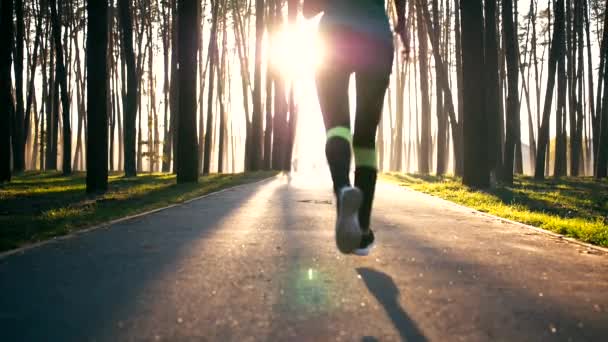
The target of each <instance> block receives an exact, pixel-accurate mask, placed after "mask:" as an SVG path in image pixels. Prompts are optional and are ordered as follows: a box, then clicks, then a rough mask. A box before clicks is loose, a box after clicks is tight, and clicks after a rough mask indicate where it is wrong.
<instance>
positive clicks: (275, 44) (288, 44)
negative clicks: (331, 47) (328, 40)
mask: <svg viewBox="0 0 608 342" xmlns="http://www.w3.org/2000/svg"><path fill="white" fill-rule="evenodd" d="M271 40H272V42H271V48H270V56H269V61H270V63H271V65H272V67H273V68H274V69H275V70H277V71H279V72H280V73H281V74H282V75H284V76H287V77H290V78H301V77H304V76H306V75H309V74H311V73H313V70H314V69H315V68H316V67H317V66H318V65H319V64H320V63H322V61H323V45H322V44H321V43H320V39H319V37H318V35H317V28H316V23H315V22H310V21H301V22H299V23H298V24H297V25H296V26H295V27H293V28H289V27H287V26H286V27H285V28H284V29H282V30H279V31H278V32H276V33H275V34H274V35H273V36H272V37H271Z"/></svg>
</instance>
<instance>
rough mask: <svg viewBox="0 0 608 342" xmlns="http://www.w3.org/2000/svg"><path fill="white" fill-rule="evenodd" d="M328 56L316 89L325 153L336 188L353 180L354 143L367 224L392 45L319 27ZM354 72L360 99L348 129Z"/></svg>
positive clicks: (365, 226) (357, 180)
mask: <svg viewBox="0 0 608 342" xmlns="http://www.w3.org/2000/svg"><path fill="white" fill-rule="evenodd" d="M321 34H322V36H323V38H324V41H325V45H326V53H327V56H326V57H327V58H326V60H325V63H324V66H323V67H321V68H320V69H319V70H318V72H317V75H316V83H317V93H318V96H319V103H320V105H321V112H322V113H323V121H324V123H325V128H326V130H327V143H326V147H325V152H326V155H327V161H328V163H329V167H330V170H331V175H332V179H333V183H334V191H335V192H336V194H337V192H338V191H339V190H340V189H341V188H342V187H344V186H349V185H350V179H349V170H350V161H351V144H352V148H353V151H354V154H355V166H356V168H355V186H357V187H358V188H359V189H361V191H362V192H363V204H362V206H361V209H360V210H359V222H360V224H361V227H362V228H363V229H364V230H367V229H369V222H370V214H371V209H372V202H373V198H374V191H375V187H376V177H377V170H378V165H377V161H376V141H375V140H376V130H377V127H378V123H379V121H380V117H381V116H382V107H383V104H384V95H385V93H386V89H387V87H388V84H389V79H390V74H391V69H392V64H393V52H394V50H393V45H392V42H391V41H387V40H382V39H374V38H373V37H370V36H369V35H364V34H361V33H357V32H355V31H353V30H348V29H344V28H341V29H335V28H333V29H331V30H329V29H325V30H322V31H321ZM352 73H354V74H355V81H356V88H357V99H356V114H355V130H354V134H353V135H352V139H351V133H350V111H349V98H348V83H349V78H350V75H351V74H352Z"/></svg>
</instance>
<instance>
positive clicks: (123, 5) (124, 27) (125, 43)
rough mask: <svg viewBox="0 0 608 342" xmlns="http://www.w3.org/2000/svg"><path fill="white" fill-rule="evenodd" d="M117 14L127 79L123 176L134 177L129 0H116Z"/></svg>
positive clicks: (134, 88) (133, 78) (134, 96)
mask: <svg viewBox="0 0 608 342" xmlns="http://www.w3.org/2000/svg"><path fill="white" fill-rule="evenodd" d="M104 1H105V0H104ZM118 14H119V17H120V33H121V41H122V49H123V58H124V60H123V63H125V64H126V79H127V84H126V87H127V91H126V96H125V98H124V100H123V114H124V133H123V139H124V143H123V145H124V167H125V177H135V176H137V169H136V163H135V157H136V156H135V134H136V132H135V122H136V114H137V113H136V112H137V97H138V96H137V94H138V89H137V75H136V71H135V54H134V52H133V23H132V19H131V8H130V5H129V0H118ZM89 72H90V71H89ZM123 86H124V84H123ZM87 159H88V158H87Z"/></svg>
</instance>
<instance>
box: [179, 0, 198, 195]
mask: <svg viewBox="0 0 608 342" xmlns="http://www.w3.org/2000/svg"><path fill="white" fill-rule="evenodd" d="M198 9H199V6H198V4H197V1H196V0H178V17H179V24H178V25H179V28H178V30H179V34H178V44H177V46H178V49H179V50H178V53H177V54H178V60H179V69H180V72H179V76H178V78H179V84H180V89H179V118H178V120H177V122H178V129H177V139H178V141H177V159H178V160H179V162H178V163H177V183H196V182H198V152H197V151H198V147H197V137H196V78H197V74H196V55H197V51H198V40H197V33H196V30H192V28H193V27H196V25H198V23H197V17H198V15H197V13H198Z"/></svg>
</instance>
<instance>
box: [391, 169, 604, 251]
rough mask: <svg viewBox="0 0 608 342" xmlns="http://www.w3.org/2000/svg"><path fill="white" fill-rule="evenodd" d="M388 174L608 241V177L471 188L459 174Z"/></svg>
mask: <svg viewBox="0 0 608 342" xmlns="http://www.w3.org/2000/svg"><path fill="white" fill-rule="evenodd" d="M383 178H384V179H386V180H388V181H392V182H396V183H399V184H400V185H403V186H406V187H408V188H411V189H413V190H417V191H420V192H424V193H427V194H431V195H434V196H437V197H441V198H443V199H446V200H449V201H452V202H456V203H459V204H462V205H465V206H467V207H471V208H474V209H477V210H479V211H482V212H486V213H489V214H492V215H496V216H499V217H503V218H507V219H510V220H513V221H518V222H521V223H525V224H529V225H532V226H536V227H539V228H543V229H546V230H550V231H552V232H555V233H558V234H562V235H565V236H569V237H573V238H576V239H579V240H581V241H585V242H589V243H592V244H595V245H599V246H604V247H608V182H606V181H596V180H594V179H592V178H586V177H585V178H562V179H549V180H546V181H536V180H534V179H532V178H530V177H516V178H515V181H514V184H513V186H498V187H497V188H494V189H489V190H485V191H480V190H475V189H470V188H468V187H466V186H464V185H462V183H461V181H460V180H459V179H456V178H453V177H436V176H420V175H409V174H408V175H405V174H395V173H391V174H385V175H383Z"/></svg>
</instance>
